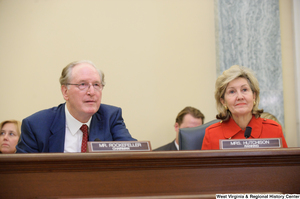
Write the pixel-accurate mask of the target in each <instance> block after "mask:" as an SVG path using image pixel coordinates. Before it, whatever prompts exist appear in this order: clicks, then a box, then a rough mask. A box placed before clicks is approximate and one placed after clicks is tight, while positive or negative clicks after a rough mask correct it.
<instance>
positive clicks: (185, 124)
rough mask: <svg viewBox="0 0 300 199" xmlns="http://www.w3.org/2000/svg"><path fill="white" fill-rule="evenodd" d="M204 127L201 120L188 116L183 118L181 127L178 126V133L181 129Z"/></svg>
mask: <svg viewBox="0 0 300 199" xmlns="http://www.w3.org/2000/svg"><path fill="white" fill-rule="evenodd" d="M200 125H202V119H201V118H194V117H193V116H192V115H191V114H186V115H185V116H184V117H183V121H182V123H181V124H180V125H178V127H179V128H178V131H179V129H180V128H191V127H196V126H200Z"/></svg>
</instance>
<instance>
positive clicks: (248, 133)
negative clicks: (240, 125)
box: [245, 126, 252, 139]
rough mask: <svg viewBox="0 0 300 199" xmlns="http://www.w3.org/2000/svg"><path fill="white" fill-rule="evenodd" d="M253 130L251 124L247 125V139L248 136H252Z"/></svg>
mask: <svg viewBox="0 0 300 199" xmlns="http://www.w3.org/2000/svg"><path fill="white" fill-rule="evenodd" d="M251 131H252V128H251V127H250V126H247V127H246V130H245V138H246V139H247V138H248V137H250V135H251Z"/></svg>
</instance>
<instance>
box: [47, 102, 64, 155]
mask: <svg viewBox="0 0 300 199" xmlns="http://www.w3.org/2000/svg"><path fill="white" fill-rule="evenodd" d="M65 131H66V116H65V103H64V104H62V105H61V106H60V107H59V108H58V110H57V114H56V117H55V118H54V120H53V123H52V126H51V127H50V132H51V134H52V135H51V136H50V137H49V152H50V153H51V152H64V148H65V147H64V146H65Z"/></svg>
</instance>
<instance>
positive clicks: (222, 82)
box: [202, 65, 287, 150]
mask: <svg viewBox="0 0 300 199" xmlns="http://www.w3.org/2000/svg"><path fill="white" fill-rule="evenodd" d="M259 92H260V90H259V86H258V81H257V79H256V77H255V76H254V74H253V73H252V71H251V70H249V69H248V68H245V67H242V66H238V65H234V66H231V67H230V68H229V69H228V70H226V71H224V72H223V74H222V75H220V76H219V77H218V79H217V81H216V90H215V99H216V104H217V110H218V112H219V114H218V115H217V116H216V118H217V119H221V120H222V121H221V122H219V123H216V124H213V125H211V126H209V127H208V128H207V129H206V131H205V136H204V139H203V144H202V150H205V149H219V140H220V139H244V138H245V137H244V132H245V129H246V127H247V126H250V127H252V132H251V135H250V138H282V144H283V147H287V144H286V141H285V139H284V136H283V133H282V129H281V126H280V125H279V124H278V123H277V122H275V121H273V120H264V119H262V118H260V114H261V113H262V112H263V110H261V109H258V104H259Z"/></svg>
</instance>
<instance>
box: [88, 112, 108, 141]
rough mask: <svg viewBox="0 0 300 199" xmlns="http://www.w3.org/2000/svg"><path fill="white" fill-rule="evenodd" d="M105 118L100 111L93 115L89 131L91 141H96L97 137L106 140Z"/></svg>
mask: <svg viewBox="0 0 300 199" xmlns="http://www.w3.org/2000/svg"><path fill="white" fill-rule="evenodd" d="M103 126H104V118H103V117H102V115H101V114H99V113H98V112H97V113H96V114H94V115H93V117H92V121H91V125H90V132H89V141H94V140H95V139H96V138H98V139H100V140H105V135H104V133H102V132H104V129H103Z"/></svg>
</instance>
